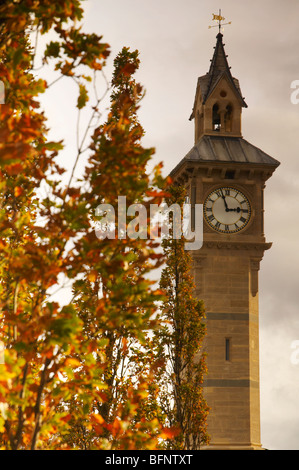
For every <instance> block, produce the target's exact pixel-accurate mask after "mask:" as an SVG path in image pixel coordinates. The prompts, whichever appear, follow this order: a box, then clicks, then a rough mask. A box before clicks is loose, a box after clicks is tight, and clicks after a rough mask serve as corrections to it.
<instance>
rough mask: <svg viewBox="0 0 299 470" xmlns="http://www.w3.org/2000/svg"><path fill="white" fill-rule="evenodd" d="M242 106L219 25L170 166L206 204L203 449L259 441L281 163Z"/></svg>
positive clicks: (200, 267)
mask: <svg viewBox="0 0 299 470" xmlns="http://www.w3.org/2000/svg"><path fill="white" fill-rule="evenodd" d="M243 108H247V104H246V102H245V99H244V97H243V96H242V93H241V89H240V85H239V81H238V80H237V79H236V78H234V77H233V76H232V74H231V70H230V67H229V65H228V61H227V56H226V54H225V50H224V44H223V34H222V33H221V32H220V28H219V33H218V34H217V41H216V46H215V50H214V54H213V57H212V60H211V65H210V68H209V71H208V73H207V74H206V75H203V76H201V77H199V78H198V81H197V87H196V93H195V99H194V105H193V109H192V113H191V117H190V120H193V122H194V126H195V143H194V146H193V148H192V149H191V150H190V151H189V152H188V153H187V155H186V156H185V157H184V158H183V159H182V160H181V161H180V163H179V164H178V165H177V166H176V167H175V168H174V169H173V171H172V172H171V176H172V178H173V179H174V181H176V182H177V183H179V184H183V185H185V186H186V188H187V190H188V194H189V199H190V201H191V207H192V206H193V207H194V205H195V204H202V205H203V217H204V222H203V225H204V228H203V230H204V233H203V246H202V248H201V249H200V250H198V251H192V252H191V254H192V257H193V274H194V279H195V285H196V295H197V296H198V298H200V299H202V300H203V301H204V303H205V309H206V323H207V335H206V339H205V345H204V349H205V352H206V353H207V367H208V374H207V376H206V380H205V383H204V393H205V397H206V400H207V403H208V405H209V407H210V415H209V419H208V433H209V434H210V436H211V442H210V445H209V446H208V447H207V449H228V450H230V449H236V450H238V449H244V450H249V449H252V450H253V449H261V448H262V445H261V436H260V380H259V302H258V296H259V283H258V273H259V269H260V262H261V260H262V258H263V255H264V252H265V250H268V249H269V248H270V247H271V243H268V242H267V241H266V238H265V234H264V190H265V184H266V182H267V180H268V179H269V178H270V177H271V175H272V174H273V172H274V171H275V169H276V168H277V167H278V165H279V162H278V161H277V160H275V159H274V158H272V157H271V156H269V155H267V154H266V153H265V152H263V151H262V150H260V149H259V148H257V147H256V146H254V145H252V144H251V143H249V142H248V141H247V140H245V139H244V138H243V136H242V110H243ZM193 213H194V212H193Z"/></svg>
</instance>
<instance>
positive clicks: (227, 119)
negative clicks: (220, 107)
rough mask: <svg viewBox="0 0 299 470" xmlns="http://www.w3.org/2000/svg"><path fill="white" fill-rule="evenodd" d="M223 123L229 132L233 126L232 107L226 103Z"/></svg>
mask: <svg viewBox="0 0 299 470" xmlns="http://www.w3.org/2000/svg"><path fill="white" fill-rule="evenodd" d="M224 125H225V131H226V132H231V131H232V127H233V107H232V105H230V104H228V105H227V106H226V109H225V115H224Z"/></svg>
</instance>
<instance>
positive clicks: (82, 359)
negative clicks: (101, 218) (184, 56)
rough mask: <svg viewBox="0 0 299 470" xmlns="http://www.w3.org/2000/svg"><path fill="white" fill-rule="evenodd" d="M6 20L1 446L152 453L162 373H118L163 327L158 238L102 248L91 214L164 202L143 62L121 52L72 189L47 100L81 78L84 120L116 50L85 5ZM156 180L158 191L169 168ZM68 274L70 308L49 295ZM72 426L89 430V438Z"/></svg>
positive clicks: (5, 13)
mask: <svg viewBox="0 0 299 470" xmlns="http://www.w3.org/2000/svg"><path fill="white" fill-rule="evenodd" d="M0 14H1V18H2V21H1V23H0V76H1V78H2V80H3V82H4V84H5V91H6V99H5V105H1V106H0V137H1V138H0V191H1V195H0V203H1V211H0V234H1V241H0V259H1V264H0V303H1V318H0V320H1V337H0V339H1V340H2V341H3V342H4V344H5V347H6V351H5V364H2V365H0V368H1V371H0V372H1V374H0V404H1V407H0V411H1V415H0V443H1V447H2V448H3V449H13V450H17V449H32V450H34V449H46V448H48V449H49V448H50V449H54V448H56V449H57V448H58V449H60V448H68V446H71V447H76V448H81V447H82V446H83V447H84V446H85V447H87V448H130V449H131V448H152V447H155V446H156V445H157V442H158V441H157V439H158V437H159V433H160V430H161V425H160V424H159V421H158V419H157V417H156V414H155V412H154V413H152V415H151V417H150V419H149V420H147V419H146V418H147V417H148V416H149V415H146V410H147V406H146V404H147V401H148V392H147V390H148V389H149V382H150V381H151V380H152V373H153V368H152V367H149V369H148V373H147V374H144V373H143V374H139V375H138V376H137V377H136V376H134V380H133V377H132V375H131V376H130V374H128V375H127V376H126V377H125V376H124V375H123V376H122V375H119V366H120V365H121V363H120V362H119V356H120V355H121V356H122V358H128V360H129V359H130V358H131V357H134V358H135V359H136V354H135V352H136V348H135V350H134V355H133V354H132V353H130V354H129V352H128V347H129V346H130V345H131V344H132V343H134V344H135V345H136V344H137V343H138V342H139V343H140V344H142V343H143V342H144V341H145V337H146V335H145V332H146V331H147V330H148V329H149V328H152V326H153V324H154V320H153V315H154V313H155V310H156V301H157V300H159V299H160V298H161V297H160V292H159V291H157V290H155V289H153V288H152V284H151V282H150V281H149V280H148V278H147V275H148V274H149V273H150V272H151V270H152V269H153V267H156V266H157V263H159V262H160V257H159V256H158V255H157V254H156V252H155V250H154V248H155V247H154V244H153V242H152V241H151V240H148V239H141V240H133V241H132V240H128V239H120V238H117V237H116V239H109V238H106V239H104V240H99V239H98V238H97V237H96V235H95V230H94V219H95V218H94V211H95V209H96V207H97V205H98V204H99V203H101V202H102V201H103V200H105V202H107V203H110V204H114V203H116V199H117V197H116V196H117V194H121V195H125V196H126V197H127V201H128V204H132V203H141V202H142V203H144V202H145V200H146V201H147V204H149V203H150V202H151V201H154V202H157V201H159V200H160V198H161V197H162V193H161V192H160V191H155V190H152V183H151V182H150V179H149V177H148V176H147V174H146V171H145V168H146V164H147V162H148V161H149V159H150V158H151V155H152V153H153V150H152V149H144V148H143V147H142V145H141V143H140V140H141V138H142V135H143V130H142V128H141V126H140V125H139V124H138V121H137V117H136V116H137V114H136V113H137V109H138V105H139V101H140V98H141V96H142V88H141V86H140V85H138V84H135V82H134V81H133V80H132V78H131V77H132V74H133V73H134V72H135V70H136V68H137V67H138V58H137V53H135V52H133V53H131V52H129V51H128V50H127V49H124V50H123V51H122V53H121V54H120V55H119V56H118V58H117V60H116V63H115V72H114V76H113V87H114V88H113V94H112V100H113V102H112V107H111V112H110V115H109V117H108V120H107V122H106V123H105V124H104V125H98V126H97V128H96V130H95V132H94V135H93V137H92V143H91V145H88V144H86V139H87V137H88V136H89V135H90V131H91V128H92V126H93V125H94V122H95V119H96V118H97V117H99V116H100V111H99V105H100V103H101V99H99V98H98V97H97V93H96V97H95V98H96V99H95V103H94V105H92V104H90V120H89V121H88V124H87V128H86V131H85V132H84V133H83V135H84V138H83V140H82V142H81V144H79V143H78V149H77V155H75V158H74V167H73V170H72V172H71V175H70V179H69V181H68V184H66V185H65V184H64V183H63V182H62V179H61V175H62V174H63V172H64V169H63V168H61V166H60V165H58V164H57V159H56V157H57V155H58V154H59V152H61V150H62V148H63V144H62V142H52V141H49V140H48V139H47V131H48V130H47V125H46V117H45V115H44V113H43V112H42V111H41V109H40V94H41V93H46V92H47V90H48V89H49V88H50V87H51V86H52V85H54V82H55V83H56V82H57V81H58V80H60V79H62V78H64V79H68V80H71V81H72V82H74V83H75V84H76V85H77V87H78V99H77V110H78V113H80V112H81V110H82V109H83V108H86V107H87V106H88V104H89V99H90V94H89V91H88V86H89V85H90V88H91V89H93V86H94V85H95V80H96V74H97V73H98V72H101V70H102V68H103V66H104V64H105V60H106V58H107V57H108V55H109V46H108V44H106V43H104V42H103V41H102V38H101V37H98V36H97V35H95V34H85V33H83V32H82V30H81V28H80V26H77V23H78V22H79V21H80V20H81V19H82V16H83V10H82V7H81V1H79V0H59V1H58V0H51V1H50V0H49V1H48V0H43V1H41V0H35V1H34V2H32V0H23V1H21V2H11V1H2V2H1V5H0ZM50 31H51V32H52V33H55V34H56V39H57V40H54V41H53V40H51V41H50V42H49V43H48V44H47V46H46V48H45V51H44V53H43V62H44V63H45V64H49V65H50V64H54V68H55V70H56V72H57V73H58V76H57V78H56V79H55V80H54V81H53V82H52V83H47V81H46V80H44V79H42V78H38V77H37V75H36V71H34V61H35V59H36V51H37V48H36V47H35V46H36V45H37V43H38V41H37V38H38V36H39V35H41V34H46V33H48V32H50ZM32 35H34V36H35V38H36V40H35V42H34V44H35V46H33V47H32V45H31V41H30V37H31V36H32ZM86 149H87V150H88V151H89V152H90V157H89V161H88V165H87V166H86V170H85V175H84V184H82V182H80V181H79V182H77V184H76V183H75V182H74V171H75V168H76V165H77V162H78V160H79V158H80V157H81V155H82V154H83V152H84V151H85V150H86ZM154 180H155V181H154V183H157V184H158V183H160V181H161V177H160V175H159V168H157V169H156V170H155V178H154ZM41 187H45V188H46V195H41V194H40V192H39V188H41ZM61 278H62V279H64V280H69V281H70V282H71V283H72V284H73V298H72V300H71V301H70V302H67V303H66V304H65V305H62V304H60V303H59V302H57V301H53V300H52V301H51V297H50V295H49V289H53V286H57V287H58V288H59V286H60V285H61ZM116 371H117V372H116ZM143 372H144V371H143ZM116 390H117V392H118V394H119V396H118V397H117V398H118V399H117V405H115V403H114V399H115V398H116V395H115V393H116ZM112 397H113V400H112ZM142 403H143V404H144V407H143V408H142V406H141V405H142ZM78 405H79V406H78ZM139 410H140V412H138V411H139ZM136 417H137V418H136ZM70 425H72V426H73V428H72V433H73V435H71V433H70ZM76 425H78V426H80V425H82V426H83V428H82V429H83V430H84V436H83V439H81V441H80V439H78V432H77V430H76V429H75V426H76ZM86 432H87V434H86ZM64 436H68V438H65V437H64Z"/></svg>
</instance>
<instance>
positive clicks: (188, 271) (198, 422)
mask: <svg viewBox="0 0 299 470" xmlns="http://www.w3.org/2000/svg"><path fill="white" fill-rule="evenodd" d="M169 192H170V193H171V196H170V198H168V199H167V204H168V206H169V207H170V206H171V205H172V204H177V205H178V207H180V208H181V215H183V204H184V200H185V189H184V188H183V187H180V186H172V187H171V188H170V189H169ZM180 222H181V224H183V218H182V220H180ZM172 224H173V219H172V223H171V227H172V228H171V230H170V236H168V237H165V238H164V240H163V243H162V245H163V248H164V254H165V257H166V266H165V268H164V269H163V271H162V275H161V281H160V286H161V289H162V290H163V291H164V292H165V294H166V299H165V301H164V302H163V303H162V305H161V320H162V321H163V322H164V328H161V329H159V331H158V333H157V335H156V339H155V347H156V350H157V355H158V356H163V355H164V356H165V367H164V370H163V373H160V383H161V390H160V397H161V402H162V404H161V407H162V409H163V410H164V412H165V414H166V416H167V419H168V423H169V426H170V428H173V429H176V430H177V432H176V433H175V435H174V436H173V437H172V438H170V439H169V440H168V448H170V449H177V450H178V449H181V450H198V449H200V447H201V446H202V445H203V444H206V443H207V442H208V439H209V437H208V433H207V423H206V419H207V415H208V406H207V404H206V401H205V399H204V397H203V389H202V386H203V380H204V377H205V374H206V372H207V370H206V364H205V354H204V350H203V340H204V336H205V333H206V327H205V323H204V318H205V312H204V305H203V302H202V301H201V300H198V299H197V298H196V297H195V294H194V289H195V285H194V279H193V277H192V257H191V252H189V251H187V250H186V249H185V239H184V237H183V236H182V237H181V238H178V239H176V238H175V237H173V236H172V234H173V225H172ZM181 226H183V225H181Z"/></svg>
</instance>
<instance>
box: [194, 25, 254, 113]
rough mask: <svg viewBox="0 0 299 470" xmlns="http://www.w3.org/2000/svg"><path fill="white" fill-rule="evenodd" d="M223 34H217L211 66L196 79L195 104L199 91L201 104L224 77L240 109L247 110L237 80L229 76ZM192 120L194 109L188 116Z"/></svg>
mask: <svg viewBox="0 0 299 470" xmlns="http://www.w3.org/2000/svg"><path fill="white" fill-rule="evenodd" d="M222 38H223V34H221V33H218V34H217V42H216V46H215V48H214V49H215V50H214V54H213V58H212V60H211V65H210V69H209V71H208V73H207V74H206V75H203V76H201V77H199V78H198V82H197V90H196V96H195V102H196V100H197V95H198V92H199V89H200V91H201V94H202V100H203V103H205V102H206V100H207V99H208V97H209V96H210V94H211V93H212V91H213V90H214V88H215V86H216V85H217V83H218V82H219V81H220V79H221V78H222V77H223V76H226V78H227V79H228V81H229V82H230V83H231V85H232V87H233V88H234V89H235V91H236V94H237V96H238V97H239V99H240V101H241V105H242V107H245V108H247V104H246V102H245V100H244V98H243V96H242V93H241V89H240V85H239V80H237V79H236V78H234V77H233V76H232V74H231V71H230V67H229V65H228V61H227V55H226V54H225V50H224V44H223V41H222ZM193 118H194V107H193V111H192V114H191V116H190V120H191V119H193Z"/></svg>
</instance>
